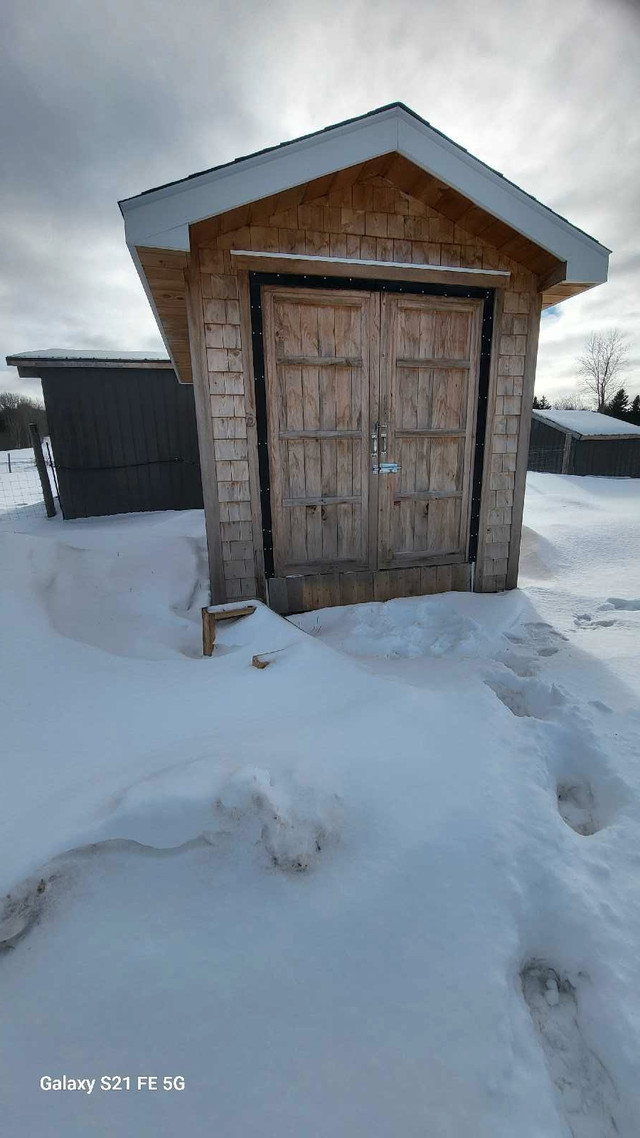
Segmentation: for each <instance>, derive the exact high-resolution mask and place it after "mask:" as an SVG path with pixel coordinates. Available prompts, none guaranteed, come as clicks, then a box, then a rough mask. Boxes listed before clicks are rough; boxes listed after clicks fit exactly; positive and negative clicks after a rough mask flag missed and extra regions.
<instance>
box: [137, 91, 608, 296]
mask: <svg viewBox="0 0 640 1138" xmlns="http://www.w3.org/2000/svg"><path fill="white" fill-rule="evenodd" d="M394 151H395V152H397V153H398V154H400V155H402V156H403V157H404V158H406V159H408V160H409V161H410V162H412V163H413V164H414V165H415V166H418V167H419V168H420V169H421V170H424V171H425V172H426V173H428V174H430V175H432V176H433V177H436V178H438V179H439V180H441V181H442V182H444V183H446V184H447V185H448V186H450V187H451V188H452V189H454V190H456V191H457V192H459V193H461V194H462V195H464V197H466V198H468V199H469V201H470V202H472V203H473V204H474V205H476V206H478V207H479V208H480V209H483V210H486V211H487V212H488V213H491V214H492V215H493V216H494V217H495V218H497V219H498V220H500V221H502V222H503V223H504V224H506V225H508V226H509V227H510V228H512V229H514V230H516V231H517V232H518V233H520V234H522V236H524V237H527V238H528V239H529V240H531V241H533V242H534V243H535V244H536V245H538V246H540V248H542V249H545V250H547V252H549V253H551V254H552V255H553V256H554V257H556V258H557V259H558V260H559V261H561V262H563V263H564V264H565V270H564V276H563V280H564V281H566V282H576V283H580V284H585V285H586V284H589V285H595V284H600V283H602V282H603V281H605V280H606V279H607V267H608V260H609V250H608V249H606V248H605V247H604V246H603V245H601V244H600V243H599V242H598V241H596V240H594V238H592V237H589V236H588V235H587V234H586V233H583V232H582V230H580V229H577V228H576V227H575V226H573V225H571V224H570V223H569V222H568V221H566V220H565V219H564V218H562V217H560V216H559V215H558V214H556V213H554V212H553V210H550V209H548V208H547V207H546V206H544V205H542V204H541V202H539V201H537V200H536V199H535V198H533V197H531V196H530V195H529V194H527V193H525V192H524V191H523V190H521V189H519V187H518V186H516V185H514V183H513V182H510V181H509V180H508V179H507V178H504V177H503V176H502V175H501V174H499V173H498V172H497V171H495V170H492V169H491V167H489V166H487V165H485V163H483V162H481V161H480V160H479V159H477V158H474V157H473V155H471V154H469V152H468V151H466V150H464V149H463V148H462V147H460V146H458V145H457V144H456V143H454V142H452V141H451V140H450V139H448V138H447V137H446V136H445V135H443V134H441V133H440V132H439V131H437V130H435V129H434V128H433V127H432V126H430V125H429V123H427V122H425V121H424V120H423V119H421V118H419V117H418V116H417V115H415V114H414V113H413V112H412V111H409V110H408V109H407V108H406V107H404V106H402V105H400V104H394V105H393V106H390V107H384V108H382V109H380V110H378V111H373V112H371V113H370V114H368V115H365V116H362V117H361V118H358V119H353V120H350V121H349V122H346V123H342V124H338V125H337V126H334V127H330V128H328V129H327V130H324V131H320V132H318V133H316V134H313V135H309V136H307V137H305V138H301V139H299V140H297V141H295V142H290V143H286V144H284V145H282V146H279V147H275V148H273V149H271V150H267V151H263V152H261V153H259V154H256V155H253V156H249V157H247V158H243V159H239V160H238V161H236V162H232V163H229V164H227V165H225V166H221V167H218V168H216V169H213V170H209V171H206V172H204V173H202V174H196V175H193V176H192V177H190V178H186V179H183V180H182V181H180V182H175V183H173V184H171V185H168V186H162V187H160V188H159V189H157V190H150V191H148V192H146V193H144V194H140V195H138V196H137V197H132V198H127V199H125V200H124V201H122V202H120V208H121V210H122V214H123V216H124V221H125V234H126V240H127V244H128V245H129V248H130V249H132V250H134V249H135V248H137V247H152V248H155V249H167V250H169V249H173V250H181V251H182V252H187V251H188V250H189V226H190V225H193V224H195V223H196V222H198V221H203V220H204V219H205V218H209V217H215V216H217V215H219V214H221V213H226V212H227V211H229V210H232V209H236V208H237V207H238V206H242V205H247V204H249V203H250V202H254V201H257V200H258V199H260V198H264V197H269V196H271V195H273V194H277V193H281V192H282V191H284V190H287V189H290V188H291V187H292V186H296V185H301V184H302V183H304V182H309V181H312V180H313V179H315V178H320V177H324V176H326V175H327V174H331V173H336V172H337V171H338V170H341V169H343V168H344V167H346V166H354V165H356V164H357V163H360V162H367V161H369V160H371V159H373V158H377V157H380V156H381V155H383V154H389V153H391V152H394Z"/></svg>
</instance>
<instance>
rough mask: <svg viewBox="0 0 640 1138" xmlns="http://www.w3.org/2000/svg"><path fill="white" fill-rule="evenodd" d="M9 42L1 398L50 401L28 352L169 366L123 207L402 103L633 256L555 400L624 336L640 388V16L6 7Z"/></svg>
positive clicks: (566, 343)
mask: <svg viewBox="0 0 640 1138" xmlns="http://www.w3.org/2000/svg"><path fill="white" fill-rule="evenodd" d="M0 45H1V47H0V51H1V53H2V60H1V63H0V116H1V119H0V121H1V127H0V130H1V137H0V142H1V144H2V145H1V151H0V153H1V154H2V161H1V168H0V178H1V179H2V208H1V210H0V300H1V305H2V307H1V309H0V370H2V374H1V375H0V389H2V388H4V389H13V390H22V391H25V392H27V391H28V392H30V393H32V392H34V391H35V390H36V389H37V388H38V387H39V384H37V383H33V382H28V381H20V380H19V379H18V378H17V374H16V372H15V369H13V368H4V357H5V356H6V355H7V354H8V353H11V352H21V351H27V350H34V349H42V348H52V347H62V348H100V349H109V348H119V349H162V344H161V340H160V337H159V334H158V332H157V330H156V327H155V323H154V320H153V317H152V315H151V311H150V309H149V307H148V304H147V301H146V299H145V296H144V294H143V291H142V287H141V285H140V283H139V281H138V277H137V275H136V272H135V270H134V268H133V264H132V263H131V261H130V259H129V254H128V252H127V249H126V246H125V243H124V236H123V227H122V221H121V216H120V212H119V209H118V205H117V201H118V199H119V198H124V197H127V196H130V195H132V194H136V193H138V192H140V191H141V190H146V189H149V188H150V187H152V186H156V185H158V184H160V183H163V182H167V181H171V180H172V179H176V178H181V177H184V176H185V175H187V174H189V173H192V172H193V171H196V170H200V169H203V168H206V167H208V166H213V165H217V164H218V163H220V162H225V161H227V160H229V159H231V158H234V157H236V156H237V155H241V154H247V153H250V152H251V151H253V150H257V149H259V148H260V147H263V146H269V145H272V144H274V143H277V142H281V141H283V140H285V139H289V138H293V137H295V136H296V135H299V134H303V133H305V132H307V131H310V130H314V129H317V128H319V127H323V126H327V125H328V124H330V123H333V122H337V121H339V120H341V119H344V118H348V117H350V116H352V115H358V114H361V113H363V112H364V111H368V110H370V109H371V108H372V107H375V106H380V105H382V104H384V103H388V102H392V101H394V100H396V99H398V100H401V101H403V102H405V103H407V104H408V106H410V107H411V108H413V109H414V110H415V111H417V112H418V114H420V115H422V116H423V117H424V118H426V119H427V120H428V121H429V122H431V123H432V124H433V125H434V126H436V127H438V129H439V130H442V131H444V132H445V133H446V134H447V135H449V136H450V137H451V138H452V139H454V140H455V141H456V142H459V143H461V144H462V145H463V146H465V147H467V149H469V150H470V151H471V152H472V153H473V154H476V155H477V156H478V157H479V158H482V159H483V160H484V161H486V162H488V163H489V164H490V165H491V166H494V167H496V168H497V169H498V170H500V171H501V172H502V173H503V174H505V175H506V176H507V177H509V178H511V179H512V180H513V181H514V182H516V183H517V184H518V185H520V186H522V188H523V189H525V190H527V191H529V192H530V193H532V194H534V195H535V196H536V197H537V198H539V199H540V200H541V201H543V202H544V203H545V204H546V205H549V206H551V207H552V208H553V209H555V210H557V211H558V212H559V213H561V214H563V215H564V216H565V217H567V218H568V219H569V221H571V222H573V223H574V224H576V225H578V226H579V227H580V228H582V229H585V230H586V231H587V233H590V234H592V235H593V236H594V237H596V238H597V239H598V240H599V241H601V242H602V243H603V244H604V245H607V246H608V247H609V248H611V249H613V251H614V254H613V257H612V259H611V271H610V280H609V283H608V284H606V285H601V286H600V287H599V288H597V289H594V290H592V291H591V292H589V293H587V294H585V295H584V296H582V297H578V298H575V299H573V300H569V301H567V302H566V303H565V304H563V305H561V306H560V307H558V308H556V309H553V310H551V313H550V314H549V315H547V316H545V318H544V319H543V327H542V336H541V348H540V358H539V365H538V384H537V390H538V392H539V393H542V392H545V393H547V394H566V393H567V392H568V391H570V390H572V389H573V387H574V383H575V378H576V371H575V357H576V355H577V353H578V352H579V351H580V349H581V347H582V344H583V342H584V339H585V337H586V335H587V334H588V333H589V332H590V331H591V330H592V329H600V328H608V327H611V326H613V325H616V326H619V327H620V328H622V329H623V330H624V331H625V332H626V333H627V334H628V335H629V339H630V345H631V348H632V365H631V367H630V368H629V370H628V372H627V373H626V374H625V377H624V380H625V384H626V386H627V388H628V390H630V391H632V392H633V393H636V392H638V391H640V320H639V315H640V241H639V235H640V147H639V135H640V66H639V64H638V60H639V58H640V51H639V49H640V3H639V2H638V0H597V2H592V0H552V2H547V0H526V2H521V0H491V2H489V0H323V2H322V3H320V4H319V3H315V2H311V0H263V2H258V0H254V2H253V3H249V2H246V0H226V2H224V3H220V2H219V0H4V4H3V6H2V15H1V16H0ZM3 369H4V370H3Z"/></svg>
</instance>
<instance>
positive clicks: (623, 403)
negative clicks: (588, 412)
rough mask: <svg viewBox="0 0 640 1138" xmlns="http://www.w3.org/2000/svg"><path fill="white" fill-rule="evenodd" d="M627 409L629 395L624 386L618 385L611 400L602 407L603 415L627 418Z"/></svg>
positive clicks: (628, 408)
mask: <svg viewBox="0 0 640 1138" xmlns="http://www.w3.org/2000/svg"><path fill="white" fill-rule="evenodd" d="M629 411H630V407H629V396H628V395H627V393H626V391H625V389H624V387H619V388H618V390H617V391H616V393H615V395H614V396H613V398H612V399H611V401H610V402H609V403H605V405H604V407H603V408H602V413H603V415H611V417H612V418H613V419H627V418H628V417H629Z"/></svg>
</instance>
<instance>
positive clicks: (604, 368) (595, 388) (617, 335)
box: [578, 328, 629, 411]
mask: <svg viewBox="0 0 640 1138" xmlns="http://www.w3.org/2000/svg"><path fill="white" fill-rule="evenodd" d="M628 360H629V349H628V347H627V341H626V337H625V336H624V334H623V333H622V331H621V330H620V328H609V329H608V331H606V332H592V333H591V335H590V336H589V339H588V340H587V342H586V344H585V349H584V352H583V354H582V355H581V356H578V365H579V375H580V378H581V386H582V387H583V389H584V390H585V391H587V392H588V393H589V395H590V396H591V397H592V398H593V399H594V400H595V403H596V410H597V411H602V410H603V408H604V407H605V405H606V403H607V402H608V400H609V398H610V396H611V395H612V394H613V389H614V385H615V383H616V380H617V379H618V377H619V375H620V372H621V371H623V370H624V368H625V367H626V366H627V363H628Z"/></svg>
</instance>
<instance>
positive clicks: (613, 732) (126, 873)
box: [0, 474, 640, 1138]
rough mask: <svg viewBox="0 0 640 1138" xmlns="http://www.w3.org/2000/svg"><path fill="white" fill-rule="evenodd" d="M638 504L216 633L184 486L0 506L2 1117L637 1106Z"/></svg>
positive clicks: (637, 1129)
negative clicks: (260, 660) (5, 529)
mask: <svg viewBox="0 0 640 1138" xmlns="http://www.w3.org/2000/svg"><path fill="white" fill-rule="evenodd" d="M639 507H640V482H633V481H617V480H608V479H594V478H569V477H561V476H556V475H548V474H535V475H531V476H530V479H529V488H528V495H527V508H526V526H527V529H526V532H525V540H524V550H523V572H522V577H521V586H522V587H521V589H520V590H518V591H516V592H513V593H510V594H505V595H503V596H479V595H470V594H449V595H444V596H435V597H427V598H414V599H411V600H404V601H403V600H398V601H391V602H389V603H388V604H386V605H379V604H371V605H361V606H356V607H353V608H345V609H333V610H324V611H322V612H319V613H311V614H307V615H305V616H303V617H300V618H296V620H295V622H293V621H284V620H282V619H280V618H279V617H277V616H275V615H274V614H273V613H271V612H270V611H269V610H268V609H266V608H264V607H263V606H260V607H259V608H258V611H257V612H256V613H255V614H254V615H253V616H250V617H248V618H246V619H244V620H241V621H238V622H229V623H225V624H223V625H221V626H219V629H218V635H217V642H216V649H215V653H214V655H213V657H212V658H211V659H203V658H202V657H201V655H200V606H201V604H202V603H203V601H204V597H205V592H204V588H203V581H204V577H205V574H206V560H205V555H204V542H203V533H202V516H201V514H199V513H197V512H193V513H187V514H153V515H138V516H130V517H120V518H111V519H100V520H96V521H78V522H66V523H63V522H61V521H60V520H58V519H54V520H53V521H51V522H45V521H42V522H35V521H25V522H24V524H23V525H21V527H20V528H21V529H22V531H23V532H18V533H5V534H1V535H0V565H1V566H2V568H1V571H0V572H1V576H2V585H3V587H2V606H3V607H2V613H1V616H0V628H1V630H2V642H1V651H2V658H3V694H4V700H3V705H4V708H3V713H2V739H3V743H4V747H3V752H4V758H3V765H2V772H3V791H4V793H3V803H4V808H3V811H2V821H1V823H0V843H1V844H0V849H1V853H2V857H1V858H0V875H1V879H2V880H1V882H0V884H1V885H2V887H3V891H4V892H5V893H6V894H7V895H8V896H7V899H6V900H5V907H4V919H3V924H2V930H1V935H2V938H4V941H5V948H4V951H3V952H1V953H0V1007H1V1008H2V1012H1V1017H2V1030H1V1031H0V1085H1V1087H2V1090H1V1091H0V1099H1V1102H2V1105H1V1106H0V1111H1V1117H2V1132H3V1133H6V1134H16V1135H23V1134H24V1135H29V1136H31V1135H33V1136H36V1135H37V1138H49V1136H56V1138H57V1136H59V1135H65V1138H75V1136H78V1138H79V1136H80V1135H82V1136H83V1138H84V1135H86V1134H96V1135H103V1136H107V1135H109V1136H111V1135H115V1134H117V1135H118V1136H124V1138H151V1136H152V1135H153V1136H154V1138H155V1136H159V1138H164V1136H167V1138H169V1136H171V1138H174V1136H175V1135H176V1134H178V1133H179V1134H184V1135H188V1136H189V1138H200V1136H202V1138H204V1136H205V1135H206V1136H207V1138H209V1136H211V1135H216V1138H218V1136H219V1138H258V1136H260V1138H271V1136H272V1135H273V1136H276V1135H277V1136H278V1138H300V1136H301V1135H307V1136H309V1138H321V1136H322V1138H325V1136H327V1135H331V1136H332V1138H365V1136H366V1138H397V1136H400V1135H402V1138H418V1136H420V1138H424V1136H425V1135H429V1138H460V1136H465V1138H466V1136H467V1135H469V1136H471V1135H473V1138H514V1136H515V1135H517V1136H518V1138H556V1136H557V1138H566V1136H567V1135H571V1134H573V1135H574V1138H609V1136H611V1138H612V1136H613V1135H621V1136H622V1138H636V1136H637V1134H638V1133H640V1047H639V1041H640V769H639V766H638V750H639V748H638V743H639V740H640V714H639V712H638V707H639V702H640V701H639V696H640V671H639V669H638V659H639V657H640V643H639V637H638V632H639V629H640V573H639V571H638V566H639V565H640V509H639ZM262 652H276V653H277V654H276V655H274V657H273V662H272V664H271V665H270V666H269V667H267V668H266V669H264V670H257V669H255V668H252V667H251V658H252V656H253V655H254V653H262ZM46 1076H49V1077H51V1078H53V1079H60V1078H62V1076H66V1077H67V1078H68V1079H96V1080H97V1082H96V1083H95V1084H94V1086H93V1090H92V1093H90V1094H88V1093H87V1090H86V1088H84V1089H81V1090H53V1089H52V1090H44V1089H42V1090H41V1089H40V1079H41V1078H42V1077H46ZM112 1076H121V1077H122V1078H123V1079H124V1078H126V1077H128V1078H129V1079H130V1089H127V1085H126V1083H123V1084H121V1089H120V1090H115V1089H114V1090H102V1089H101V1084H100V1080H101V1078H102V1077H104V1078H110V1077H112ZM144 1076H157V1077H158V1079H159V1088H162V1085H163V1083H162V1080H163V1077H165V1076H166V1077H169V1078H170V1079H175V1078H177V1077H182V1078H184V1084H185V1085H184V1089H172V1090H163V1089H158V1090H148V1089H140V1090H138V1089H137V1086H138V1083H137V1080H138V1077H144ZM111 1085H114V1084H113V1083H112V1084H111ZM177 1086H178V1087H179V1086H180V1083H178V1084H177Z"/></svg>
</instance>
